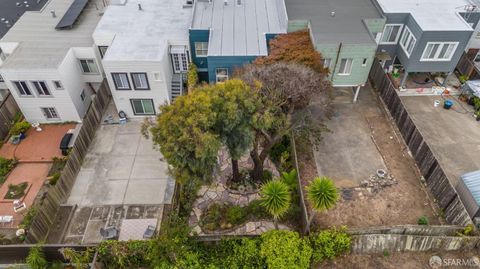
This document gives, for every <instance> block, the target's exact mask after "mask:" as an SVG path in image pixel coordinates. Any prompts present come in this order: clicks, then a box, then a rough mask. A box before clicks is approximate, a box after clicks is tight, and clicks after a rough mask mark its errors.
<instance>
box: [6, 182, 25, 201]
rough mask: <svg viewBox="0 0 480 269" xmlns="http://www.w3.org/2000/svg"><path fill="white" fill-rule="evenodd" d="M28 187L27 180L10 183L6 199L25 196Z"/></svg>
mask: <svg viewBox="0 0 480 269" xmlns="http://www.w3.org/2000/svg"><path fill="white" fill-rule="evenodd" d="M27 188H28V183H27V182H22V183H20V184H17V185H13V184H10V185H8V190H7V194H5V197H4V198H5V199H19V198H22V197H23V196H25V191H26V190H27Z"/></svg>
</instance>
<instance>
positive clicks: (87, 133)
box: [26, 82, 111, 243]
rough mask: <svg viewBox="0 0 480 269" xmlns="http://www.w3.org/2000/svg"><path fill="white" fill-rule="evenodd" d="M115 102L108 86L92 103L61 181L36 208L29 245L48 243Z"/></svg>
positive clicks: (29, 234) (105, 85) (27, 240)
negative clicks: (105, 115) (46, 240)
mask: <svg viewBox="0 0 480 269" xmlns="http://www.w3.org/2000/svg"><path fill="white" fill-rule="evenodd" d="M110 100H111V94H110V90H109V88H108V86H107V84H106V82H104V83H103V84H102V86H101V87H100V88H99V89H98V91H97V94H96V95H94V96H93V97H92V102H91V104H90V106H89V108H88V110H87V113H86V114H85V117H84V118H83V121H82V128H81V129H80V132H79V134H78V136H77V139H76V140H75V144H74V145H73V149H72V151H71V153H70V154H69V155H68V161H67V163H66V165H65V168H64V169H63V171H62V174H61V176H60V179H59V180H58V182H57V184H55V186H54V187H53V188H51V189H50V190H49V191H48V193H47V195H46V197H45V199H44V200H43V202H42V203H41V204H40V205H39V206H38V207H37V208H36V209H37V213H36V216H35V218H34V219H33V222H32V225H31V227H30V229H29V232H28V234H27V239H26V242H27V243H36V242H40V241H43V240H45V238H46V237H47V236H48V232H49V229H50V227H51V226H52V224H53V222H54V221H55V216H56V215H57V212H58V211H59V208H60V205H61V204H62V203H65V201H66V200H67V198H68V196H69V195H70V191H71V190H72V187H73V185H74V183H75V179H76V177H77V174H78V172H79V171H80V168H81V166H82V161H83V158H84V157H85V155H86V154H87V151H88V146H89V145H90V143H91V142H92V140H93V137H94V135H95V131H96V130H97V128H98V125H99V124H100V122H101V120H102V115H103V112H104V111H105V108H106V107H107V105H108V103H109V102H110Z"/></svg>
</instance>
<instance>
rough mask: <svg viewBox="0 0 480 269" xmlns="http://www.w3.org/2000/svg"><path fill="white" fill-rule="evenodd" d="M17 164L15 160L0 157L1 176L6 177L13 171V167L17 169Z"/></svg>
mask: <svg viewBox="0 0 480 269" xmlns="http://www.w3.org/2000/svg"><path fill="white" fill-rule="evenodd" d="M15 164H16V161H15V159H7V158H3V157H0V176H6V175H7V174H8V173H9V172H10V171H11V170H12V169H13V167H15ZM0 184H1V181H0Z"/></svg>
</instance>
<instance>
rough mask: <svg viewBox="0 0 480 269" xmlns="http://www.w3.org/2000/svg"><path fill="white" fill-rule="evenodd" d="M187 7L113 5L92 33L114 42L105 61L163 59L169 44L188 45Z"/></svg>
mask: <svg viewBox="0 0 480 269" xmlns="http://www.w3.org/2000/svg"><path fill="white" fill-rule="evenodd" d="M120 2H122V1H117V3H120ZM139 4H140V5H141V10H140V9H139V6H138V5H139ZM184 4H185V1H180V0H142V1H123V3H120V4H115V3H112V4H111V5H110V6H109V7H108V8H107V11H106V12H105V14H104V15H103V18H102V20H101V21H100V23H99V24H98V26H97V28H96V29H95V32H94V34H93V38H94V39H95V40H106V39H109V40H111V39H113V43H112V44H110V46H109V47H108V51H107V53H106V55H105V57H104V58H103V60H104V61H131V60H144V61H153V60H161V59H162V58H163V55H164V52H165V50H166V48H167V46H168V45H169V44H170V43H173V44H175V43H176V41H179V42H188V28H189V23H190V21H191V14H192V8H191V7H183V5H184ZM97 43H98V42H97Z"/></svg>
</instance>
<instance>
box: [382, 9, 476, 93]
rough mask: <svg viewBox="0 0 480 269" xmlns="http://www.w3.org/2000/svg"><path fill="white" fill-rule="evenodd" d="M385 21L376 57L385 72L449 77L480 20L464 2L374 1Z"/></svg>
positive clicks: (406, 76) (405, 79)
mask: <svg viewBox="0 0 480 269" xmlns="http://www.w3.org/2000/svg"><path fill="white" fill-rule="evenodd" d="M376 1H377V2H378V5H379V7H380V9H381V10H382V13H383V14H384V16H385V17H386V19H387V22H386V26H385V29H384V31H383V34H382V35H381V37H380V45H379V48H378V51H379V53H381V54H382V55H384V56H386V57H385V58H384V59H383V60H382V64H383V65H384V67H385V68H387V69H389V70H390V71H392V69H393V67H394V66H395V67H397V66H399V67H401V68H402V69H404V75H403V78H402V79H401V83H400V87H404V86H405V82H406V81H407V78H408V76H409V74H412V73H419V72H428V73H446V74H447V76H448V74H450V73H452V72H453V71H454V69H455V66H456V65H457V63H458V61H459V59H460V57H461V56H462V54H463V52H464V51H465V48H466V46H467V44H468V43H469V41H470V38H471V37H472V34H473V32H474V30H473V29H475V28H476V27H477V25H478V20H479V16H478V14H476V13H477V11H476V9H475V8H474V6H473V5H472V4H471V2H470V1H467V0H402V1H397V0H376Z"/></svg>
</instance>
